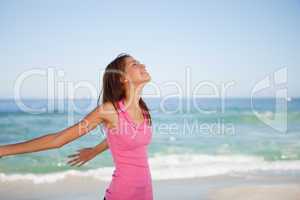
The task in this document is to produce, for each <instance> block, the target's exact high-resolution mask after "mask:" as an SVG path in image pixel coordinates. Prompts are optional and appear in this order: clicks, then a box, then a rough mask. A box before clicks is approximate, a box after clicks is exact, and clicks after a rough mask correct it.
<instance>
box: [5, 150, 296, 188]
mask: <svg viewBox="0 0 300 200" xmlns="http://www.w3.org/2000/svg"><path fill="white" fill-rule="evenodd" d="M149 164H150V168H151V175H152V178H153V180H170V179H181V178H200V177H209V176H215V175H225V174H232V173H246V172H260V171H280V172H282V171H300V161H299V160H294V161H266V160H264V159H263V158H261V157H254V156H242V155H235V156H211V155H199V154H169V155H163V154H155V155H154V156H153V157H150V158H149ZM113 170H114V167H102V168H98V169H90V170H86V171H78V170H68V171H65V172H57V173H47V174H33V173H27V174H4V173H0V181H1V182H6V181H19V180H29V181H32V182H33V183H34V184H40V183H53V182H56V181H59V180H64V179H66V178H68V177H78V178H81V177H91V178H95V179H98V180H102V181H110V180H111V178H112V173H113Z"/></svg>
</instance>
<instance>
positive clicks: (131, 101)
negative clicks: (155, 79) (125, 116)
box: [124, 85, 143, 108]
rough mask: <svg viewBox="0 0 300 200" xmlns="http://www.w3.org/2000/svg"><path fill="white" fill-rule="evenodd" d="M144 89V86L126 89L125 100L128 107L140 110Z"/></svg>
mask: <svg viewBox="0 0 300 200" xmlns="http://www.w3.org/2000/svg"><path fill="white" fill-rule="evenodd" d="M142 89H143V86H142V85H140V86H130V87H129V86H128V87H126V97H125V99H124V101H125V106H126V107H128V108H139V101H140V98H141V92H142Z"/></svg>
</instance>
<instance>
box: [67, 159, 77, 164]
mask: <svg viewBox="0 0 300 200" xmlns="http://www.w3.org/2000/svg"><path fill="white" fill-rule="evenodd" d="M77 160H78V158H75V159H72V160H69V161H68V163H72V162H76V161H77Z"/></svg>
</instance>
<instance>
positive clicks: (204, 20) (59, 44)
mask: <svg viewBox="0 0 300 200" xmlns="http://www.w3.org/2000/svg"><path fill="white" fill-rule="evenodd" d="M0 27H1V28H0V44H1V45H0V67H1V88H0V98H9V97H13V95H14V83H15V80H16V79H17V78H18V76H19V75H20V74H21V73H22V72H25V71H27V70H30V69H33V68H36V69H46V68H48V67H53V68H55V69H57V70H63V71H64V72H65V76H64V77H63V79H62V80H63V81H72V82H78V81H89V82H90V83H91V84H93V85H94V86H95V87H97V88H99V87H100V83H99V82H100V80H101V78H102V77H101V73H100V72H101V70H103V69H104V68H105V66H106V65H107V64H108V63H109V62H110V61H111V60H112V59H113V58H114V57H115V56H116V55H118V54H119V53H121V52H127V53H129V54H131V55H133V56H134V57H135V58H137V59H138V60H140V61H141V62H143V63H145V64H146V65H147V67H148V70H149V72H150V73H151V76H152V81H153V83H156V84H157V85H159V86H161V89H162V91H163V93H164V94H168V93H172V92H173V90H174V88H173V89H172V88H171V87H167V86H166V85H164V84H165V83H166V82H168V81H176V82H178V83H179V84H180V85H181V86H183V87H185V86H187V80H185V76H184V73H185V70H186V67H187V66H188V67H189V68H190V72H191V80H190V81H191V82H190V86H188V87H190V89H191V88H192V87H193V86H194V85H196V84H197V83H198V82H200V81H203V80H209V81H211V82H213V83H215V84H221V83H222V82H230V81H234V82H235V85H234V86H233V87H232V88H231V89H230V90H228V92H227V95H228V96H244V97H248V96H249V95H250V92H251V89H252V88H253V86H254V85H255V84H256V83H257V82H258V81H259V80H261V79H263V78H264V77H266V76H267V75H268V74H270V73H272V72H274V71H275V70H276V69H278V68H281V67H287V68H288V91H289V96H300V84H299V80H298V79H299V78H298V76H299V74H300V56H299V53H300V38H299V35H300V1H299V0H287V1H283V0H282V1H279V0H274V1H270V0H269V1H264V0H257V1H225V0H224V1H200V0H197V1H100V0H98V1H96V0H95V1H59V0H51V1H50V0H48V1H38V0H36V1H33V0H32V1H31V0H27V1H17V0H6V1H5V0H0ZM22 87H23V88H22V95H23V96H24V97H45V95H46V92H45V88H46V81H45V80H44V79H42V78H34V77H33V78H31V79H30V80H28V81H26V82H25V83H24V85H23V86H22ZM151 91H152V89H151V87H150V86H146V87H145V91H144V92H145V93H147V92H148V93H151ZM81 92H82V94H81V95H82V96H84V95H85V91H84V89H83V90H82V91H81ZM78 93H80V91H79V92H78ZM79 96H80V94H79Z"/></svg>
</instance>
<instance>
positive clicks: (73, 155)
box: [68, 153, 79, 158]
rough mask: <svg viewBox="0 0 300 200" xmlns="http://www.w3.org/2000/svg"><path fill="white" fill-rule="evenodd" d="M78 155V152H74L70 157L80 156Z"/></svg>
mask: <svg viewBox="0 0 300 200" xmlns="http://www.w3.org/2000/svg"><path fill="white" fill-rule="evenodd" d="M78 155H79V154H78V153H77V154H72V155H69V156H68V158H73V157H75V156H78Z"/></svg>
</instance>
